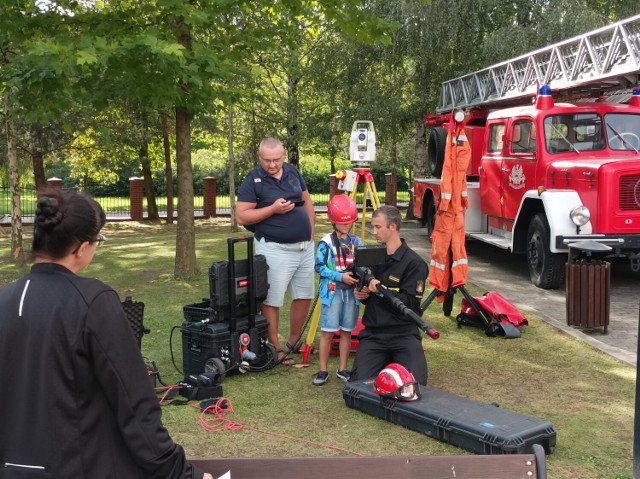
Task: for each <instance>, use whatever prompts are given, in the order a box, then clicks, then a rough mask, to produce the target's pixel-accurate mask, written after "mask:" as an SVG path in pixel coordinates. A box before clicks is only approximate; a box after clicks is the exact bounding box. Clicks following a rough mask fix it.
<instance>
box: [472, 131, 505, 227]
mask: <svg viewBox="0 0 640 479" xmlns="http://www.w3.org/2000/svg"><path fill="white" fill-rule="evenodd" d="M505 129H506V123H505V121H504V120H499V121H497V122H493V123H490V124H488V125H487V131H486V135H487V138H486V139H485V145H486V147H485V151H484V152H483V155H482V164H481V168H480V171H479V180H480V206H481V209H482V212H483V213H484V214H486V215H487V216H496V217H500V216H502V207H501V205H500V198H502V170H501V168H502V158H503V150H504V133H505Z"/></svg>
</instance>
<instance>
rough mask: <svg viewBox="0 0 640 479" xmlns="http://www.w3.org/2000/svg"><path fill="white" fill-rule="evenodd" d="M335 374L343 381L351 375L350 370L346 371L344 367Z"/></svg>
mask: <svg viewBox="0 0 640 479" xmlns="http://www.w3.org/2000/svg"><path fill="white" fill-rule="evenodd" d="M336 376H337V377H338V379H339V380H340V381H344V382H345V383H346V382H347V381H348V380H349V378H350V377H351V371H347V370H346V369H343V370H342V371H338V372H337V373H336Z"/></svg>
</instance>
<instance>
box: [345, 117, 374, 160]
mask: <svg viewBox="0 0 640 479" xmlns="http://www.w3.org/2000/svg"><path fill="white" fill-rule="evenodd" d="M349 159H350V160H351V163H353V164H354V165H356V166H361V167H365V168H368V167H369V164H370V163H373V162H374V161H376V131H375V130H374V128H373V122H371V121H365V120H356V121H354V122H353V127H352V128H351V139H350V142H349Z"/></svg>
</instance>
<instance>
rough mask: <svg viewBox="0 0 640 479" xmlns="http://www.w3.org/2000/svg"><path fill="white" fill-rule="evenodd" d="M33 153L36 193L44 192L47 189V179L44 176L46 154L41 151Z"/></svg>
mask: <svg viewBox="0 0 640 479" xmlns="http://www.w3.org/2000/svg"><path fill="white" fill-rule="evenodd" d="M34 146H35V145H34ZM32 151H33V155H32V157H31V158H32V160H33V179H34V180H35V186H36V191H42V190H44V189H46V188H47V178H46V177H45V176H44V153H43V152H42V151H40V150H32Z"/></svg>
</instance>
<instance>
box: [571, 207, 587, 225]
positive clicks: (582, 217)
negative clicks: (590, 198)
mask: <svg viewBox="0 0 640 479" xmlns="http://www.w3.org/2000/svg"><path fill="white" fill-rule="evenodd" d="M569 218H571V221H573V224H574V225H576V226H584V225H586V224H587V223H588V222H589V219H590V218H591V213H590V212H589V208H587V207H586V206H583V205H580V206H576V207H575V208H574V209H572V210H571V213H569Z"/></svg>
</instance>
